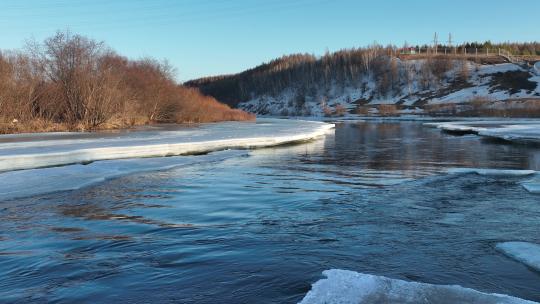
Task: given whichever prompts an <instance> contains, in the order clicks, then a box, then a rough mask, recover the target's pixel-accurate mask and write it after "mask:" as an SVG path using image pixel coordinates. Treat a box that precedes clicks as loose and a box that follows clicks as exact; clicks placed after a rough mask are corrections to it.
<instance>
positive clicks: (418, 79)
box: [186, 49, 540, 116]
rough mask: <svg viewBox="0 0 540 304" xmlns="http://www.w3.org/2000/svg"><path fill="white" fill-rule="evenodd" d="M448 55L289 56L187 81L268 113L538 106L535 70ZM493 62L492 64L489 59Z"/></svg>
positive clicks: (347, 53)
mask: <svg viewBox="0 0 540 304" xmlns="http://www.w3.org/2000/svg"><path fill="white" fill-rule="evenodd" d="M473 59H474V58H470V57H463V56H461V57H460V56H457V57H449V56H424V57H421V56H408V57H406V56H397V57H396V56H389V55H387V52H386V50H384V49H376V50H371V49H358V50H352V51H342V52H337V53H334V54H327V55H325V56H323V57H321V58H315V57H314V56H311V55H294V56H286V57H283V58H280V59H277V60H274V61H271V62H270V63H267V64H264V65H261V66H259V67H256V68H254V69H251V70H248V71H245V72H242V73H240V74H236V75H228V76H219V77H210V78H203V79H198V80H194V81H190V82H188V83H186V84H187V85H189V86H194V87H198V88H200V89H201V91H202V92H203V93H205V94H208V95H211V96H213V97H215V98H217V99H218V100H220V101H222V102H225V103H228V104H229V105H232V106H235V107H238V108H241V109H243V110H246V111H249V112H253V113H257V114H269V115H295V116H297V115H300V116H322V115H325V114H326V115H328V114H329V113H338V114H344V113H346V112H348V113H357V112H358V113H363V112H365V111H367V109H369V108H372V107H377V105H381V104H395V105H399V108H401V109H403V110H404V111H409V112H410V111H422V109H424V108H426V107H430V106H433V105H441V104H453V105H454V106H455V105H456V104H471V103H472V102H476V103H478V102H479V101H482V102H484V103H489V104H490V107H498V108H506V107H522V105H521V103H522V102H523V101H527V102H530V101H531V100H533V101H534V102H538V101H539V100H540V75H537V74H536V72H535V68H534V67H533V66H532V65H530V64H529V65H526V64H515V63H509V62H505V61H504V59H503V58H502V57H497V56H493V57H491V58H484V60H473ZM486 59H488V60H486Z"/></svg>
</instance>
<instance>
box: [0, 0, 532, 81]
mask: <svg viewBox="0 0 540 304" xmlns="http://www.w3.org/2000/svg"><path fill="white" fill-rule="evenodd" d="M59 29H60V30H65V29H69V30H71V31H72V32H75V33H80V34H83V35H86V36H89V37H91V38H94V39H97V40H103V41H105V42H106V43H107V44H108V45H110V46H111V47H113V48H114V49H116V50H117V51H118V52H119V53H121V54H123V55H126V56H128V57H130V58H139V57H143V56H152V57H155V58H158V59H163V58H166V59H168V60H169V61H170V62H171V63H172V64H173V65H174V66H175V67H176V68H177V70H178V79H179V80H188V79H191V78H195V77H200V76H207V75H215V74H223V73H235V72H239V71H242V70H244V69H246V68H250V67H253V66H255V65H258V64H260V63H262V62H265V61H268V60H270V59H273V58H276V57H279V56H281V55H284V54H290V53H297V52H302V53H313V54H315V55H320V54H323V53H324V52H325V50H327V49H328V50H330V51H334V50H338V49H342V48H350V47H357V46H364V45H367V44H370V43H373V42H374V41H376V42H378V43H381V44H387V43H394V44H399V45H401V44H402V43H403V42H404V41H407V42H409V43H411V44H417V43H419V44H423V43H429V42H430V41H431V40H432V38H433V34H434V32H438V33H439V36H441V39H446V37H447V36H448V33H449V32H452V34H453V36H454V39H455V41H456V42H462V41H477V40H478V41H483V40H492V41H533V40H540V0H519V1H508V0H505V1H500V0H490V1H480V0H447V1H433V0H408V1H401V0H399V1H397V0H396V1H390V0H373V1H361V0H333V1H331V0H266V1H265V0H251V1H249V0H229V1H227V0H153V1H150V0H0V49H14V48H20V47H22V46H23V45H24V43H25V40H27V39H29V38H35V39H37V40H41V39H43V38H45V37H47V36H50V35H52V34H54V32H55V31H56V30H59Z"/></svg>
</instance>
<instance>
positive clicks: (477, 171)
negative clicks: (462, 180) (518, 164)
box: [448, 168, 536, 176]
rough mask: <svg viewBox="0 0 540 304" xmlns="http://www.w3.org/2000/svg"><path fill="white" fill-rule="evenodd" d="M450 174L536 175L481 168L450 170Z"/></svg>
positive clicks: (531, 172) (532, 171) (519, 171)
mask: <svg viewBox="0 0 540 304" xmlns="http://www.w3.org/2000/svg"><path fill="white" fill-rule="evenodd" d="M448 173H451V174H478V175H487V176H529V175H534V174H536V171H534V170H512V169H482V168H450V169H448Z"/></svg>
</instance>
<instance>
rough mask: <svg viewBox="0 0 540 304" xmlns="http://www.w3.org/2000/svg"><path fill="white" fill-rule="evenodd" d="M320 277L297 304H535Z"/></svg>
mask: <svg viewBox="0 0 540 304" xmlns="http://www.w3.org/2000/svg"><path fill="white" fill-rule="evenodd" d="M323 274H324V276H326V278H325V279H321V280H319V281H317V282H316V283H315V284H313V286H312V289H311V290H310V291H309V292H308V293H307V295H306V296H305V297H304V299H303V300H302V301H301V302H300V303H301V304H323V303H325V304H329V303H336V304H337V303H340V304H360V303H362V304H370V303H400V304H408V303H409V304H413V303H414V304H419V303H494V304H495V303H497V304H514V303H515V304H518V303H519V304H521V303H523V304H525V303H529V304H532V303H535V302H531V301H527V300H522V299H519V298H515V297H511V296H507V295H501V294H490V293H483V292H479V291H476V290H474V289H470V288H464V287H461V286H457V285H432V284H425V283H417V282H407V281H402V280H396V279H390V278H386V277H382V276H375V275H370V274H363V273H358V272H354V271H348V270H339V269H332V270H326V271H324V272H323Z"/></svg>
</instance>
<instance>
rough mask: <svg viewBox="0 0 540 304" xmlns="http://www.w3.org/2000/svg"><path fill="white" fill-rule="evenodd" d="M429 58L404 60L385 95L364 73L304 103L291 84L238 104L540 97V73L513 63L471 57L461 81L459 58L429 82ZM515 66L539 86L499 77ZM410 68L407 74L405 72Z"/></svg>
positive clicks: (288, 108)
mask: <svg viewBox="0 0 540 304" xmlns="http://www.w3.org/2000/svg"><path fill="white" fill-rule="evenodd" d="M424 63H425V60H407V61H400V62H399V64H400V70H401V74H402V77H401V78H402V80H401V82H400V83H399V84H398V87H397V88H396V89H394V90H393V91H392V92H390V93H387V94H385V95H381V93H380V92H378V91H377V83H376V81H375V80H374V79H363V80H362V82H361V83H358V84H354V85H352V84H349V85H347V86H345V87H342V86H338V85H332V86H331V87H330V88H320V89H318V90H317V91H316V92H315V93H312V94H311V95H309V94H308V95H305V103H304V104H302V105H298V104H297V103H296V102H295V98H296V96H298V94H299V92H301V90H300V89H299V88H295V87H290V88H288V89H286V90H283V91H282V92H281V93H279V94H277V95H273V96H270V95H263V96H254V97H253V98H252V99H250V100H248V101H246V102H243V103H240V104H239V105H238V107H239V108H241V109H244V110H246V111H249V112H253V113H258V114H268V115H288V116H323V115H324V109H325V108H327V109H330V110H334V109H335V108H336V107H337V106H338V105H339V106H342V107H344V108H345V109H347V110H348V111H349V112H350V113H354V112H355V109H356V108H357V107H358V105H367V106H375V105H380V104H400V105H403V106H408V107H410V109H409V111H411V110H414V109H417V108H421V107H423V106H425V105H426V104H448V103H468V102H471V101H472V100H474V99H478V98H481V99H485V100H489V101H506V100H509V99H512V100H513V99H524V98H540V76H535V75H534V73H533V72H532V71H530V70H527V69H524V68H522V67H520V66H518V65H516V64H513V63H503V64H492V65H477V64H474V63H472V62H468V65H467V66H466V69H467V70H468V72H467V73H468V74H469V77H468V80H467V82H466V83H462V82H460V81H459V79H460V77H461V76H460V75H461V74H460V73H462V71H461V70H462V69H463V67H462V66H461V64H459V63H457V62H456V63H454V67H453V68H451V69H450V71H448V72H446V73H445V76H444V78H443V79H441V80H440V81H432V82H431V83H429V85H427V87H426V84H425V83H423V82H422V79H421V77H420V71H421V70H422V65H423V64H424ZM512 72H523V73H529V76H530V77H529V78H528V79H527V80H528V81H530V82H532V83H534V84H536V88H535V89H532V90H525V89H520V88H517V89H515V90H514V89H510V88H506V87H504V86H502V87H501V85H500V84H498V83H497V81H495V80H494V79H495V77H496V76H497V75H498V77H501V75H503V74H504V73H512ZM407 73H408V76H403V75H405V74H407ZM508 77H512V76H508ZM403 78H407V79H409V80H407V81H405V80H403ZM503 78H504V77H503ZM502 106H506V105H502Z"/></svg>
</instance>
